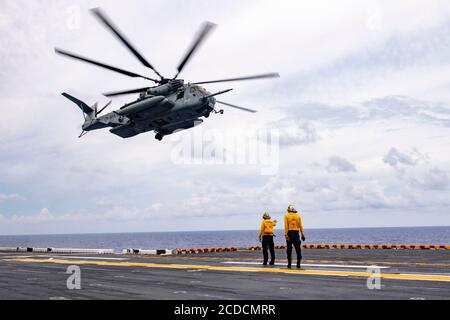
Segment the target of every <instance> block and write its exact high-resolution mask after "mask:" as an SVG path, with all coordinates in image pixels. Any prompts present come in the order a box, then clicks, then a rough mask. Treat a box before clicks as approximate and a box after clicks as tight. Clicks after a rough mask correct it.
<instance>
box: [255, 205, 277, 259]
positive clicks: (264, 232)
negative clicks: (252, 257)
mask: <svg viewBox="0 0 450 320" xmlns="http://www.w3.org/2000/svg"><path fill="white" fill-rule="evenodd" d="M276 225H277V220H273V221H272V220H271V219H270V215H269V214H268V213H267V212H265V213H264V215H263V221H262V223H261V228H260V230H259V241H260V242H262V248H263V257H264V262H263V265H265V266H266V265H267V261H268V260H269V253H268V252H267V249H269V250H270V263H269V264H270V265H271V266H273V265H274V264H275V244H274V242H273V229H274V228H275V226H276Z"/></svg>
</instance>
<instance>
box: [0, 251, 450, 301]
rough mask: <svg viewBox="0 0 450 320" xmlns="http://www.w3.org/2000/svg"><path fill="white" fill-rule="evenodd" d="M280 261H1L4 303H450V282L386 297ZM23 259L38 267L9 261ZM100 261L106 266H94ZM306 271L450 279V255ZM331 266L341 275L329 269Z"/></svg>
mask: <svg viewBox="0 0 450 320" xmlns="http://www.w3.org/2000/svg"><path fill="white" fill-rule="evenodd" d="M276 253H277V258H278V261H279V262H280V263H282V265H277V266H275V267H270V268H272V269H274V271H275V272H254V270H250V269H252V268H264V267H263V266H261V265H259V264H256V263H257V262H260V260H261V253H260V252H248V251H245V252H224V253H214V254H199V255H175V256H158V257H136V256H131V257H130V256H123V255H105V256H104V255H102V256H89V255H80V254H76V255H72V256H70V255H48V254H32V255H30V254H0V288H1V289H0V299H45V300H47V299H175V300H178V299H181V300H186V299H187V300H197V299H217V300H234V299H251V300H253V299H450V282H444V281H416V280H415V281H412V280H394V279H384V278H383V279H381V289H380V290H369V289H368V288H367V278H366V277H357V276H352V275H349V276H340V277H338V276H330V275H311V274H288V273H286V272H285V271H286V267H285V266H284V263H285V254H284V251H283V250H277V252H276ZM25 257H29V258H30V259H33V260H38V261H39V262H33V261H28V260H27V261H24V260H20V261H17V260H11V258H20V259H23V258H25ZM27 259H28V258H27ZM49 259H50V260H49ZM51 259H53V261H54V260H64V261H66V262H65V263H64V264H60V263H54V262H52V260H51ZM110 259H111V260H110ZM67 261H69V262H67ZM71 261H74V264H75V265H76V264H77V261H84V262H85V263H86V264H79V267H80V269H81V286H82V288H81V290H69V289H67V286H66V281H67V278H68V277H69V274H67V273H66V270H67V267H68V266H69V265H70V262H71ZM96 261H97V262H99V263H100V265H95V264H91V263H95V262H96ZM130 262H136V263H139V264H151V265H150V266H149V267H144V266H133V265H129V263H130ZM114 263H118V264H119V265H112V264H114ZM254 263H255V264H254ZM304 263H305V264H311V265H324V266H305V267H304V269H305V270H327V271H336V270H338V271H349V272H351V271H365V270H364V269H361V268H360V269H352V268H349V267H348V266H352V265H353V266H354V265H362V266H366V265H367V266H369V265H375V264H376V265H379V266H384V267H388V268H386V269H382V272H383V273H392V274H399V273H402V274H409V273H414V274H427V275H444V276H450V253H449V252H447V251H444V250H443V251H411V250H398V251H395V250H304ZM154 264H158V266H156V267H155V265H154ZM333 264H337V265H340V266H341V267H329V266H327V265H333ZM159 265H161V267H159ZM173 265H175V266H181V268H173ZM191 266H192V267H191ZM196 266H210V267H215V266H219V267H221V268H220V270H214V269H213V270H211V269H208V268H196ZM345 266H347V267H345ZM228 267H230V268H235V267H236V268H237V270H233V271H228V270H227V269H224V268H228ZM247 268H248V269H249V270H247ZM266 268H268V267H266ZM222 269H224V270H222ZM258 270H259V269H258Z"/></svg>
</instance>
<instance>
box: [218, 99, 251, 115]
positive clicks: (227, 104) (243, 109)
mask: <svg viewBox="0 0 450 320" xmlns="http://www.w3.org/2000/svg"><path fill="white" fill-rule="evenodd" d="M216 102H217V103H220V104H223V105H224V106H227V107H231V108H235V109H239V110H242V111H246V112H251V113H257V112H258V111H256V110H253V109H248V108H244V107H239V106H236V105H234V104H230V103H226V102H222V101H218V100H216Z"/></svg>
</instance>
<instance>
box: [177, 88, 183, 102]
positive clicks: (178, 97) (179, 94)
mask: <svg viewBox="0 0 450 320" xmlns="http://www.w3.org/2000/svg"><path fill="white" fill-rule="evenodd" d="M183 98H184V90H183V91H180V92H178V95H177V100H180V99H183Z"/></svg>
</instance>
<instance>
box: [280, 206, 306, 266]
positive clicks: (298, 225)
mask: <svg viewBox="0 0 450 320" xmlns="http://www.w3.org/2000/svg"><path fill="white" fill-rule="evenodd" d="M300 232H301V234H302V237H301V239H302V241H305V240H306V239H305V232H304V230H303V225H302V219H301V218H300V215H299V214H298V213H297V210H295V208H294V206H293V205H289V207H288V209H287V213H286V214H285V216H284V236H285V237H286V244H287V246H286V253H287V260H288V265H287V267H288V268H289V269H290V268H291V262H292V246H294V248H295V252H296V254H297V268H300V263H301V260H302V249H301V241H300Z"/></svg>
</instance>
